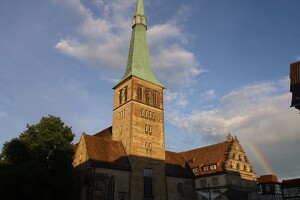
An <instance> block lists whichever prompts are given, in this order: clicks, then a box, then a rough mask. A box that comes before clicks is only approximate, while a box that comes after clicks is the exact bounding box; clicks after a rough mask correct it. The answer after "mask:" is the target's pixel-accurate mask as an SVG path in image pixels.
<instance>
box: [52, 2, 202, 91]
mask: <svg viewBox="0 0 300 200" xmlns="http://www.w3.org/2000/svg"><path fill="white" fill-rule="evenodd" d="M97 2H98V3H97ZM97 2H96V4H97V5H98V6H100V7H101V8H99V9H102V10H103V12H102V13H101V14H100V16H96V15H95V13H93V12H92V11H91V9H89V8H88V7H87V6H85V5H83V4H82V3H81V2H80V1H78V0H76V1H70V0H66V1H65V3H67V5H70V6H71V7H72V8H74V10H75V11H76V12H78V13H79V15H81V16H82V20H83V22H82V24H81V25H80V26H79V27H78V29H77V32H76V33H75V34H74V35H71V36H68V37H67V38H62V39H61V40H60V41H59V42H58V43H57V44H56V45H55V47H56V48H57V49H59V50H60V51H62V52H63V53H65V54H67V55H69V56H72V57H75V58H77V59H79V60H81V61H83V62H87V63H90V64H92V65H96V66H98V67H100V68H102V69H103V70H106V71H114V73H115V74H116V73H120V71H122V70H125V67H126V63H127V60H126V59H127V54H128V47H129V39H130V31H131V28H130V27H131V25H130V23H131V17H132V14H133V10H134V9H133V8H134V4H135V1H134V0H130V1H121V0H118V1H114V2H111V1H97ZM187 10H188V7H186V6H183V7H182V8H180V10H179V11H178V13H175V15H174V16H173V17H174V18H178V17H179V16H181V15H182V14H183V13H185V12H187ZM173 21H174V20H173ZM148 35H149V46H150V52H151V63H152V67H153V71H154V73H155V74H156V75H157V77H158V79H160V80H163V79H165V78H166V77H171V78H169V79H168V82H166V87H167V88H170V89H172V88H178V87H179V86H183V87H184V86H187V85H189V84H190V83H191V82H192V81H193V80H194V78H195V77H196V76H197V75H199V74H200V73H201V72H202V70H201V68H200V66H199V64H198V62H197V61H196V59H195V56H194V54H193V53H192V52H190V51H188V50H187V49H186V48H185V47H184V45H185V44H187V43H188V37H187V35H188V34H187V33H185V32H184V31H183V30H182V29H181V28H180V25H178V22H177V24H175V23H173V22H172V20H170V21H169V22H166V23H163V24H158V25H154V26H152V27H149V30H148ZM175 44H176V45H175ZM179 71H180V72H183V73H178V72H179ZM117 76H120V74H118V75H117Z"/></svg>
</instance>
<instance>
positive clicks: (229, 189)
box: [182, 134, 257, 200]
mask: <svg viewBox="0 0 300 200" xmlns="http://www.w3.org/2000/svg"><path fill="white" fill-rule="evenodd" d="M182 154H183V155H184V157H185V159H186V161H187V163H188V164H189V166H190V167H191V169H192V171H193V173H194V177H195V189H196V192H197V193H198V196H199V197H200V199H210V198H211V199H212V197H214V198H217V199H231V200H234V199H237V200H242V199H257V193H256V175H255V172H254V171H253V167H252V165H251V163H250V162H249V160H248V158H247V156H246V153H245V151H244V150H243V148H242V146H241V144H240V143H239V141H238V139H237V138H236V137H232V136H231V135H230V134H228V136H227V140H226V141H224V142H221V143H218V144H213V145H210V146H206V147H201V148H198V149H193V150H190V151H185V152H182ZM209 197H210V198H209Z"/></svg>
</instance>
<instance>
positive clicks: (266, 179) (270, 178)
mask: <svg viewBox="0 0 300 200" xmlns="http://www.w3.org/2000/svg"><path fill="white" fill-rule="evenodd" d="M257 182H258V184H262V183H279V181H278V179H277V176H275V175H273V174H268V175H262V176H260V177H259V178H257Z"/></svg>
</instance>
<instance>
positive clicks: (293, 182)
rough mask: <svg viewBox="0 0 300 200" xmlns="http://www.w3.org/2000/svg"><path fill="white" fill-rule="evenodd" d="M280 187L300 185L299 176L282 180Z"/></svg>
mask: <svg viewBox="0 0 300 200" xmlns="http://www.w3.org/2000/svg"><path fill="white" fill-rule="evenodd" d="M281 187H282V188H290V187H300V178H295V179H288V180H283V181H282V185H281Z"/></svg>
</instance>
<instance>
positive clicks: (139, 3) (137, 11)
mask: <svg viewBox="0 0 300 200" xmlns="http://www.w3.org/2000/svg"><path fill="white" fill-rule="evenodd" d="M135 15H144V2H143V0H137V2H136V8H135Z"/></svg>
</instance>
